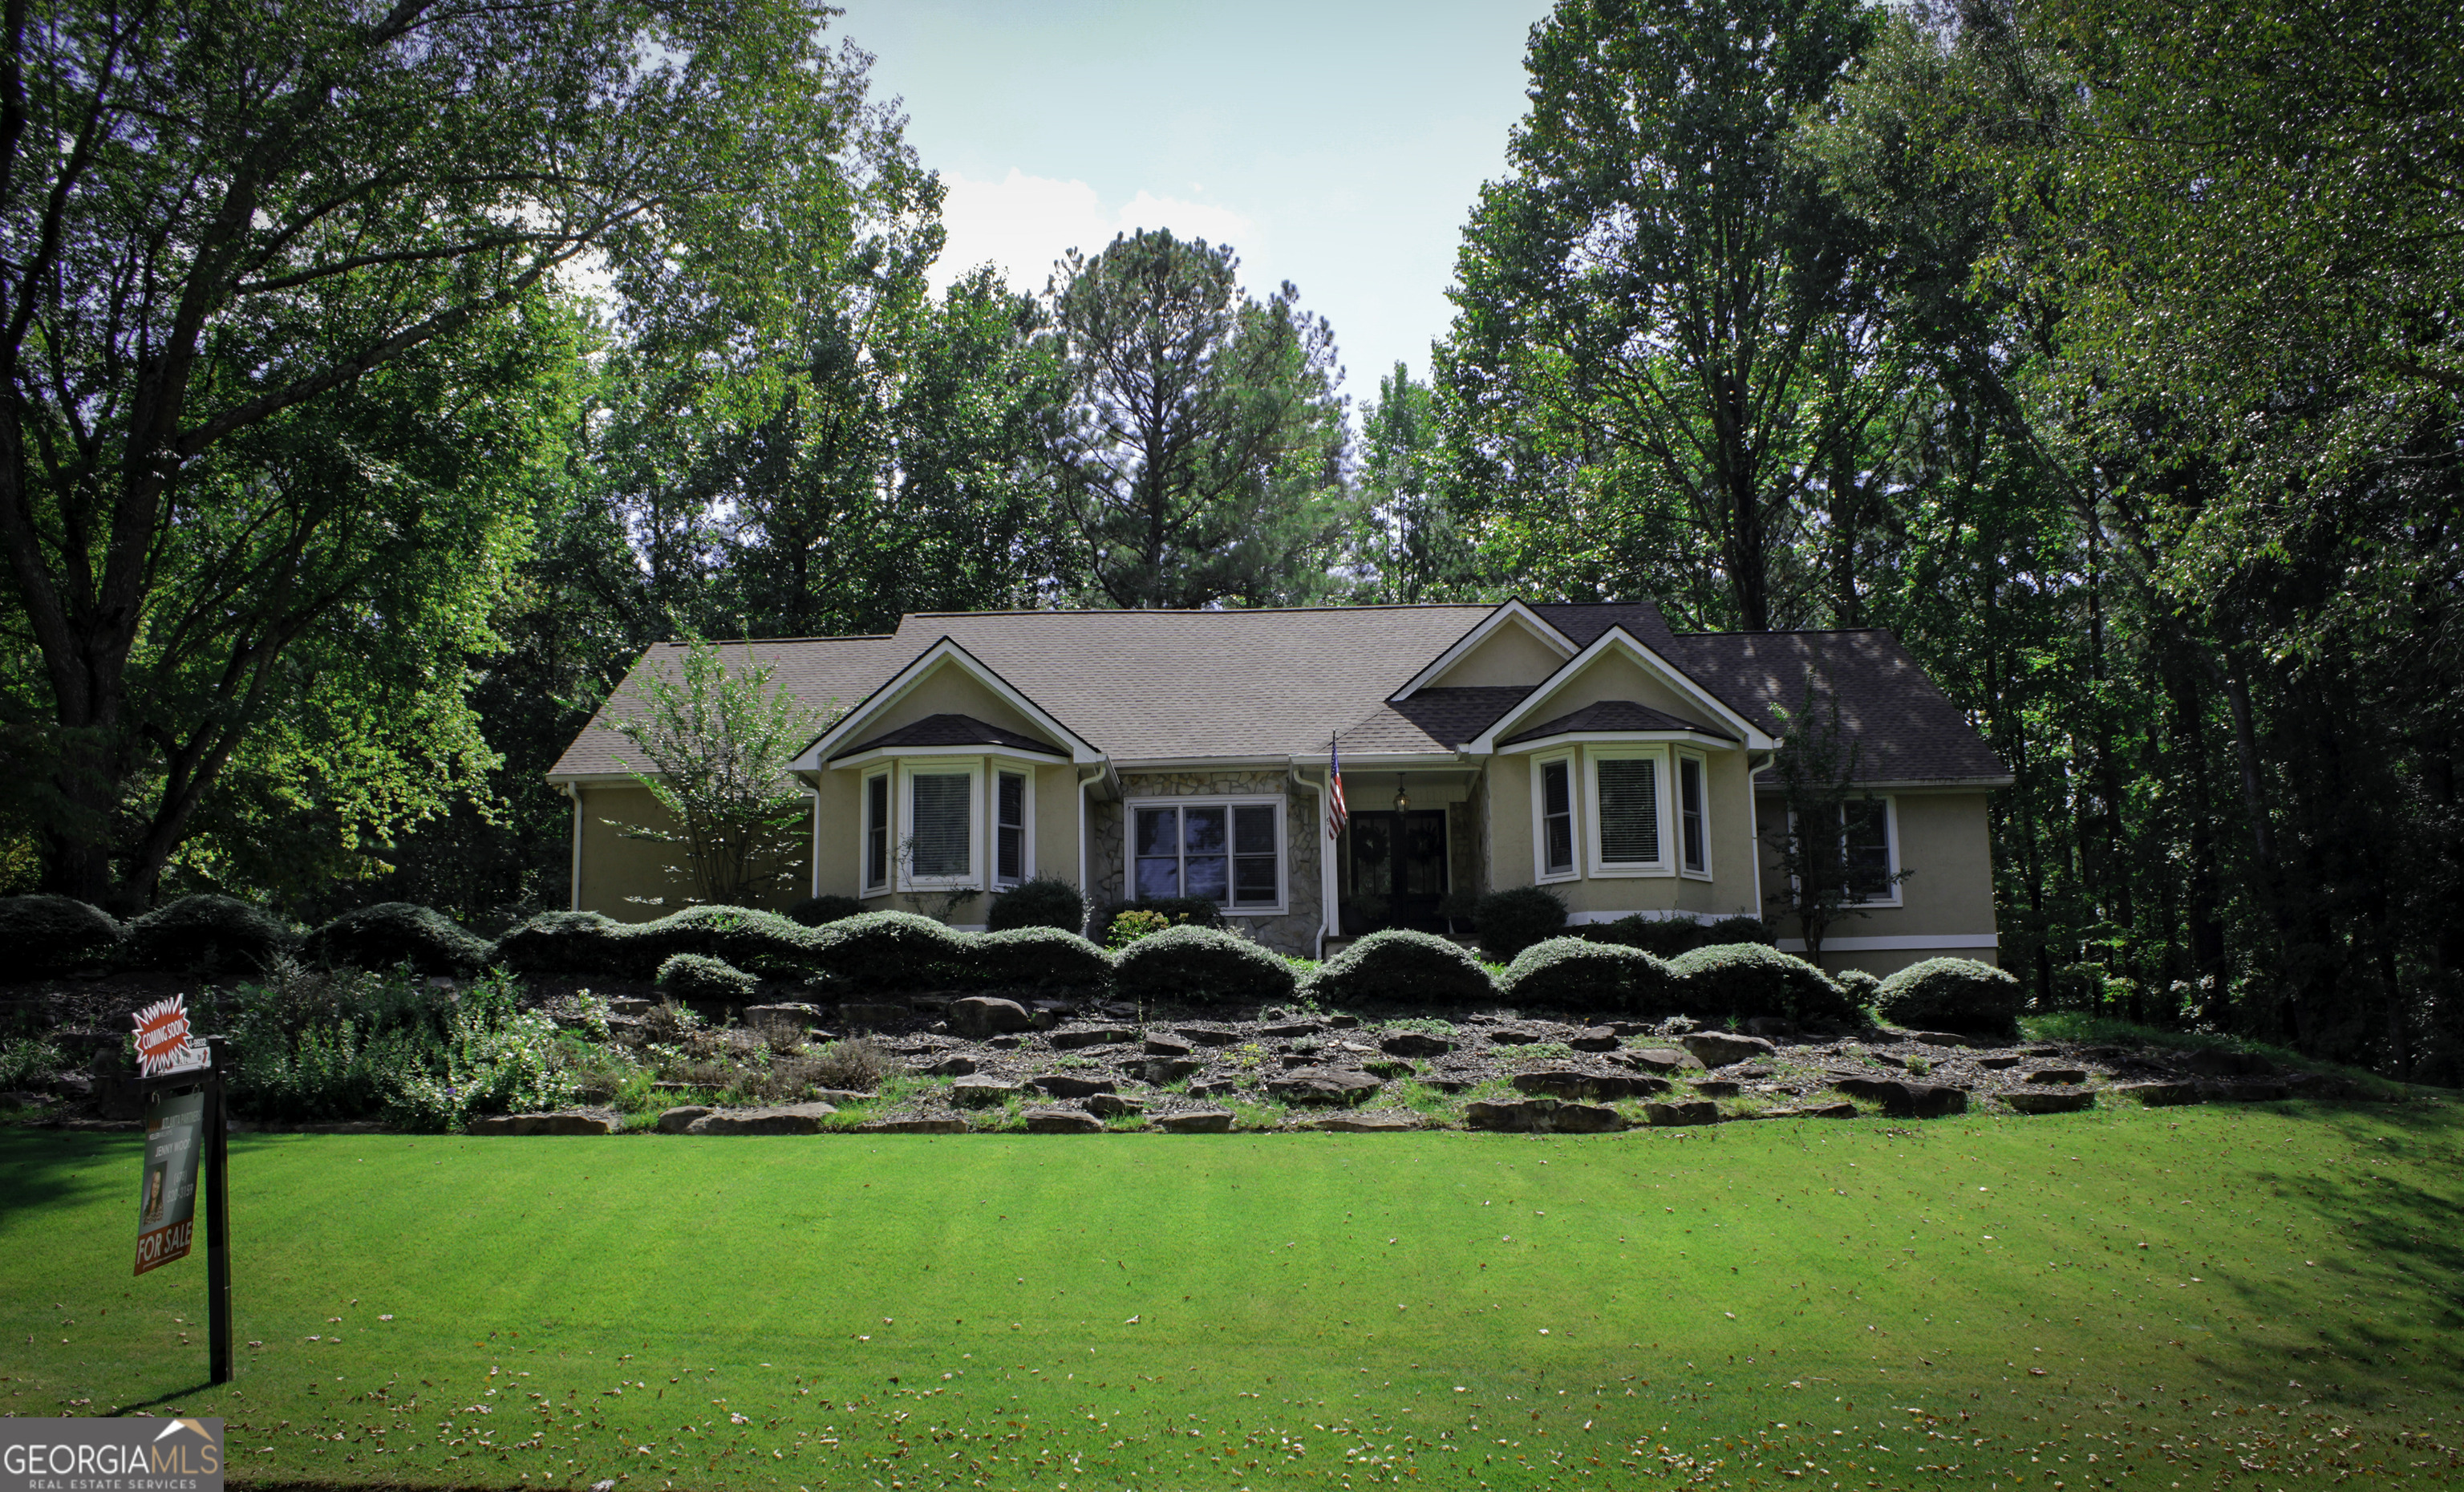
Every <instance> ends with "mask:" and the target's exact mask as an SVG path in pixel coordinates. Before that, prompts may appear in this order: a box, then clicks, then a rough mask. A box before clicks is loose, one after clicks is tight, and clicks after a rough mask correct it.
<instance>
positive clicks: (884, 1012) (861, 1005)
mask: <svg viewBox="0 0 2464 1492" xmlns="http://www.w3.org/2000/svg"><path fill="white" fill-rule="evenodd" d="M913 1014H915V1012H913V1011H912V1010H910V1009H908V1008H907V1007H906V1006H904V1005H893V1004H891V1002H889V1001H888V1000H855V1001H851V1002H849V1003H847V1004H844V1005H841V1006H840V1007H839V1019H840V1020H844V1021H846V1022H847V1024H849V1025H851V1026H858V1027H872V1028H878V1027H881V1026H886V1025H896V1024H897V1023H898V1022H900V1021H902V1020H906V1019H908V1018H909V1017H910V1016H913Z"/></svg>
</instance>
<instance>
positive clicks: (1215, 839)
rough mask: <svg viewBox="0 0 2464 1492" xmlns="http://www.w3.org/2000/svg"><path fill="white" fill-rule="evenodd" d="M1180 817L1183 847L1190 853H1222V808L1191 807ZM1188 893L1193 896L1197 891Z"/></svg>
mask: <svg viewBox="0 0 2464 1492" xmlns="http://www.w3.org/2000/svg"><path fill="white" fill-rule="evenodd" d="M1180 817H1181V822H1182V823H1183V825H1184V827H1183V828H1182V830H1181V835H1182V838H1183V840H1184V842H1185V847H1186V848H1187V849H1188V850H1189V852H1190V853H1191V854H1193V855H1220V854H1221V853H1223V810H1222V809H1221V808H1192V809H1189V810H1187V811H1186V812H1184V813H1183V814H1182V815H1181V816H1180ZM1190 894H1191V895H1192V896H1195V895H1197V894H1198V893H1197V892H1196V891H1192V892H1190Z"/></svg>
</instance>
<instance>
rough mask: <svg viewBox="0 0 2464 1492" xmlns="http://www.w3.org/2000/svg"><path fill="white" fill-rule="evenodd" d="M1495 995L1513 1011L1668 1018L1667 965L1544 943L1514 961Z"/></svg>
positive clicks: (1612, 951) (1618, 951) (1620, 951)
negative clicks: (1548, 1008)
mask: <svg viewBox="0 0 2464 1492" xmlns="http://www.w3.org/2000/svg"><path fill="white" fill-rule="evenodd" d="M1497 988H1498V993H1500V994H1501V995H1503V996H1505V997H1506V998H1507V999H1508V1000H1510V1001H1512V1002H1513V1003H1515V1004H1518V1005H1555V1006H1564V1007H1572V1008H1576V1009H1589V1010H1623V1011H1632V1012H1636V1013H1639V1014H1644V1015H1662V1014H1667V1013H1669V1011H1670V1009H1671V1007H1670V1005H1669V998H1670V995H1671V993H1672V991H1673V989H1674V980H1673V979H1672V977H1671V976H1670V974H1669V972H1668V965H1666V964H1664V963H1661V961H1660V960H1659V959H1657V958H1654V957H1652V956H1651V955H1650V954H1646V953H1644V952H1643V951H1642V950H1641V949H1639V948H1626V947H1623V946H1621V945H1618V944H1616V943H1595V942H1592V941H1590V940H1588V939H1585V938H1579V937H1551V938H1543V939H1541V940H1540V941H1539V942H1537V943H1534V944H1532V945H1531V946H1530V947H1529V948H1526V949H1525V950H1523V952H1521V953H1519V954H1515V955H1514V961H1513V962H1512V963H1509V964H1507V966H1506V972H1505V973H1504V974H1503V975H1500V976H1498V980H1497Z"/></svg>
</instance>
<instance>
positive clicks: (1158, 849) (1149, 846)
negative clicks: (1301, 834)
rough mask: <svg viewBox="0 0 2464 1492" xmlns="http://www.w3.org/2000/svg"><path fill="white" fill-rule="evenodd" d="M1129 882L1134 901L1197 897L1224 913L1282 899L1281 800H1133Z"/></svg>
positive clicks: (1266, 907) (1264, 907) (1263, 908)
mask: <svg viewBox="0 0 2464 1492" xmlns="http://www.w3.org/2000/svg"><path fill="white" fill-rule="evenodd" d="M1130 816H1131V826H1130V855H1131V867H1130V872H1131V875H1130V880H1131V885H1132V886H1133V887H1134V888H1135V889H1136V894H1137V896H1138V898H1139V899H1140V900H1149V901H1151V900H1159V899H1162V898H1165V897H1174V896H1195V897H1202V898H1204V899H1205V900H1207V901H1211V902H1213V903H1215V904H1216V905H1217V906H1219V907H1221V908H1223V909H1224V910H1225V911H1235V912H1242V911H1254V912H1272V911H1281V910H1282V908H1283V904H1284V884H1283V883H1284V874H1283V854H1282V847H1281V846H1282V844H1283V822H1282V820H1283V804H1282V803H1281V802H1279V801H1262V802H1239V801H1228V802H1177V803H1154V802H1148V803H1132V804H1131V805H1130Z"/></svg>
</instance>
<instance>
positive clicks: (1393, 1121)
mask: <svg viewBox="0 0 2464 1492" xmlns="http://www.w3.org/2000/svg"><path fill="white" fill-rule="evenodd" d="M1419 1127H1420V1121H1419V1120H1418V1119H1414V1118H1412V1117H1410V1116H1409V1115H1405V1114H1329V1115H1328V1116H1327V1117H1325V1118H1323V1119H1312V1120H1310V1121H1309V1123H1307V1124H1305V1125H1302V1126H1301V1128H1302V1129H1304V1130H1333V1131H1335V1132H1336V1133H1338V1134H1388V1133H1392V1132H1394V1131H1396V1130H1417V1129H1419Z"/></svg>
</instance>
